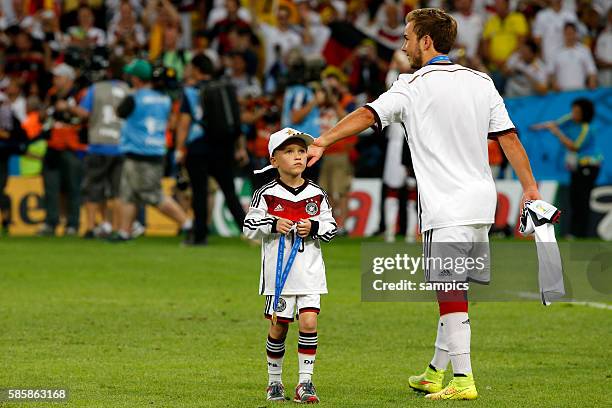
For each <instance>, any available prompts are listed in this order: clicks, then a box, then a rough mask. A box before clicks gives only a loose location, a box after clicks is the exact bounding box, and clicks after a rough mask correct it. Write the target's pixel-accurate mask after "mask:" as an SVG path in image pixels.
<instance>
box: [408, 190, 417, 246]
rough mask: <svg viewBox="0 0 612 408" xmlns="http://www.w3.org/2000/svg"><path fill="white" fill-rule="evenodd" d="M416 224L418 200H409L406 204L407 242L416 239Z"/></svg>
mask: <svg viewBox="0 0 612 408" xmlns="http://www.w3.org/2000/svg"><path fill="white" fill-rule="evenodd" d="M416 226H417V210H416V201H412V200H408V204H407V205H406V242H415V241H416Z"/></svg>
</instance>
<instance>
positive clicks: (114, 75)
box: [79, 66, 128, 238]
mask: <svg viewBox="0 0 612 408" xmlns="http://www.w3.org/2000/svg"><path fill="white" fill-rule="evenodd" d="M119 78H121V73H120V70H119V68H118V67H116V66H113V67H112V69H109V71H108V79H107V80H103V81H99V82H95V83H94V84H92V85H91V86H90V87H89V88H88V89H87V91H86V93H85V95H84V96H83V99H82V100H81V103H80V105H79V106H80V108H81V110H82V111H81V116H82V117H84V118H87V119H88V138H87V141H88V147H87V156H85V159H84V161H83V165H84V166H83V167H84V168H83V170H84V175H83V185H82V189H83V199H84V201H85V210H86V214H87V219H86V224H87V227H86V232H85V235H84V236H83V237H84V238H94V237H101V236H107V235H110V233H111V232H112V231H117V229H118V228H119V205H118V204H117V202H116V198H117V197H118V196H119V180H120V177H121V166H122V162H123V160H122V157H121V151H120V150H119V139H120V134H121V125H122V124H121V120H120V119H119V118H118V117H117V115H116V114H115V110H116V109H117V107H118V106H119V103H120V102H121V101H123V99H124V98H125V97H126V96H127V93H128V86H127V84H126V83H125V82H123V81H121V80H119ZM109 212H111V213H112V216H111V217H110V218H109V217H108V213H109ZM98 214H99V215H100V216H101V219H102V220H103V221H102V223H101V224H100V225H99V227H96V215H98Z"/></svg>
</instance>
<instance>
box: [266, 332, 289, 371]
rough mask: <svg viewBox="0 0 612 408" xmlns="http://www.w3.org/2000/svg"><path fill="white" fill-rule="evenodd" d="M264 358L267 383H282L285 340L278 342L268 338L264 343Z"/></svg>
mask: <svg viewBox="0 0 612 408" xmlns="http://www.w3.org/2000/svg"><path fill="white" fill-rule="evenodd" d="M266 356H267V359H268V383H272V382H283V380H282V375H283V358H284V357H285V339H281V340H278V339H273V338H272V337H270V336H268V340H267V341H266Z"/></svg>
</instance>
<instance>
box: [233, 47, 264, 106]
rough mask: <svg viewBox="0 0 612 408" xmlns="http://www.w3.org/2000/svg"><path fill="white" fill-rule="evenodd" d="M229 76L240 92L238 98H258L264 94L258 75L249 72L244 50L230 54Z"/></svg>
mask: <svg viewBox="0 0 612 408" xmlns="http://www.w3.org/2000/svg"><path fill="white" fill-rule="evenodd" d="M230 64H231V65H230V69H229V75H228V76H229V78H230V81H231V82H232V84H234V86H235V87H236V91H237V92H238V99H241V100H244V99H247V98H258V97H260V96H261V94H262V90H261V83H260V82H259V79H257V77H255V76H253V75H250V74H249V73H248V72H247V58H246V55H245V54H244V53H242V52H238V51H236V52H233V53H231V55H230Z"/></svg>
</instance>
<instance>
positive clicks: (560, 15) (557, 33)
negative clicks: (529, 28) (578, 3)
mask: <svg viewBox="0 0 612 408" xmlns="http://www.w3.org/2000/svg"><path fill="white" fill-rule="evenodd" d="M548 4H549V7H548V8H546V9H544V10H541V11H540V12H538V14H537V15H536V19H535V21H534V23H533V37H534V39H535V41H536V44H538V46H539V47H540V49H541V50H542V57H543V59H544V62H545V63H546V64H547V65H549V64H552V63H553V60H554V57H555V55H556V54H557V51H559V50H560V49H561V48H562V47H563V31H564V27H565V24H566V23H569V22H573V23H577V22H578V17H577V16H576V13H575V12H574V11H573V10H568V9H567V8H563V7H562V6H563V4H562V1H561V0H548Z"/></svg>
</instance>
